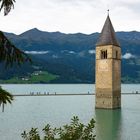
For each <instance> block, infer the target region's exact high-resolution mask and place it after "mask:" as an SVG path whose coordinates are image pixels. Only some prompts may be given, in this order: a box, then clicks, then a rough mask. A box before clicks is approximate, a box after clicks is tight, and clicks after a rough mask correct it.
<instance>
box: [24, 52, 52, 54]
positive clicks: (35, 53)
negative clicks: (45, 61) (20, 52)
mask: <svg viewBox="0 0 140 140" xmlns="http://www.w3.org/2000/svg"><path fill="white" fill-rule="evenodd" d="M48 52H49V51H25V53H27V54H47V53H48Z"/></svg>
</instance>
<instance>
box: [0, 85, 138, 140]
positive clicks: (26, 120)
mask: <svg viewBox="0 0 140 140" xmlns="http://www.w3.org/2000/svg"><path fill="white" fill-rule="evenodd" d="M2 86H3V87H4V88H5V89H8V90H9V91H12V93H14V94H19V93H27V91H28V92H30V91H34V92H44V91H49V92H50V93H53V92H57V93H59V92H63V93H77V92H80V93H87V92H94V86H93V85H84V84H83V85H79V84H77V85H2ZM122 89H123V90H124V92H129V93H130V92H133V90H137V91H140V85H122ZM94 100H95V96H94V95H93V96H92V95H87V96H43V97H42V96H38V97H36V96H35V97H15V101H14V102H13V104H12V105H7V106H6V107H5V112H4V113H2V112H0V140H21V136H20V134H21V133H22V132H23V130H29V129H30V128H31V127H39V128H40V129H41V128H43V127H44V126H45V124H47V123H49V124H51V125H52V126H60V125H63V124H65V123H68V122H70V118H72V116H74V115H78V116H79V118H80V120H81V121H82V122H84V123H87V122H88V121H89V120H90V119H91V118H92V117H94V118H95V120H96V135H97V138H96V139H97V140H139V139H140V133H139V129H140V95H139V94H137V95H136V94H134V95H132V94H131V95H122V108H121V109H120V110H95V108H94V106H95V102H94Z"/></svg>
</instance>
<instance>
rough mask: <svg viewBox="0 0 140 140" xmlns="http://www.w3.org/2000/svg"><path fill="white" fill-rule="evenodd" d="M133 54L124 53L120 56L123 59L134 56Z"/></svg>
mask: <svg viewBox="0 0 140 140" xmlns="http://www.w3.org/2000/svg"><path fill="white" fill-rule="evenodd" d="M135 57H136V56H135V55H132V54H131V53H125V54H124V55H123V56H122V58H123V59H130V58H135Z"/></svg>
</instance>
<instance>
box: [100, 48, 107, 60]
mask: <svg viewBox="0 0 140 140" xmlns="http://www.w3.org/2000/svg"><path fill="white" fill-rule="evenodd" d="M101 59H107V50H103V51H101Z"/></svg>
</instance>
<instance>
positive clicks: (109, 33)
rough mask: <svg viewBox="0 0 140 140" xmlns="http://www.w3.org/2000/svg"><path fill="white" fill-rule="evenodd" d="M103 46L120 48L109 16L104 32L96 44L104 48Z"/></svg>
mask: <svg viewBox="0 0 140 140" xmlns="http://www.w3.org/2000/svg"><path fill="white" fill-rule="evenodd" d="M103 45H115V46H118V47H119V46H120V45H119V42H118V41H117V39H116V35H115V31H114V28H113V26H112V23H111V20H110V17H109V15H108V16H107V18H106V21H105V24H104V26H103V29H102V32H101V34H100V37H99V39H98V41H97V43H96V46H103Z"/></svg>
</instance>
